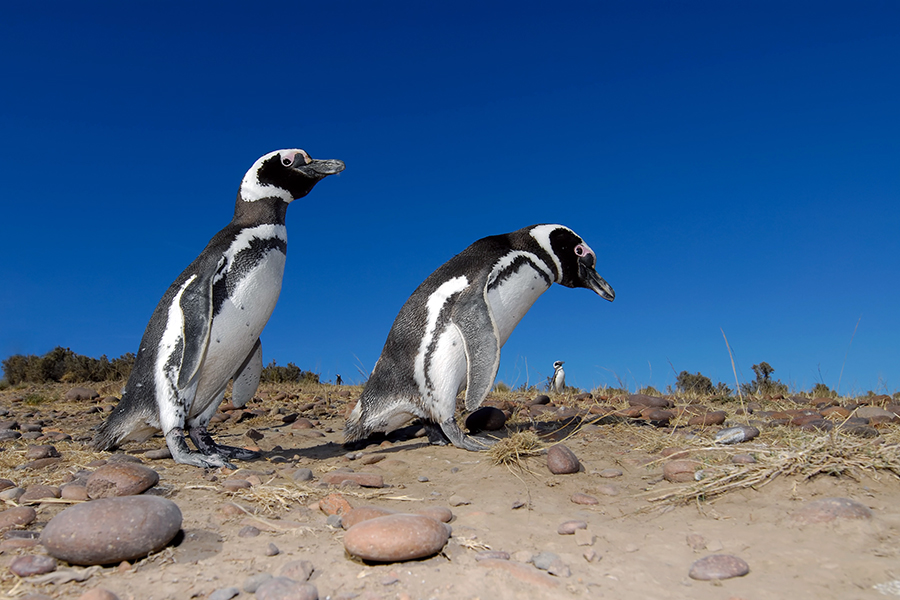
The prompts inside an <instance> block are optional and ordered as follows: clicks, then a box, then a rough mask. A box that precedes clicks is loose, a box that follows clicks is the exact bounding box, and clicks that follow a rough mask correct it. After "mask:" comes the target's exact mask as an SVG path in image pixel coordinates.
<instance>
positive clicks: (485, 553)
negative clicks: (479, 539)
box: [475, 550, 509, 560]
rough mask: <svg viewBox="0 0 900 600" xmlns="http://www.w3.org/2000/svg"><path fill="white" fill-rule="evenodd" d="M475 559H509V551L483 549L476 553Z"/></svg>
mask: <svg viewBox="0 0 900 600" xmlns="http://www.w3.org/2000/svg"><path fill="white" fill-rule="evenodd" d="M475 560H509V552H503V551H502V550H482V551H481V552H478V553H477V554H476V555H475Z"/></svg>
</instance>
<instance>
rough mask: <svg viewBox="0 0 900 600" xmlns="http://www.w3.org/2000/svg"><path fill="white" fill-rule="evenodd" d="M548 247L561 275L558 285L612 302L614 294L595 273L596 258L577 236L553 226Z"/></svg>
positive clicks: (560, 227)
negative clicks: (557, 262) (588, 292)
mask: <svg viewBox="0 0 900 600" xmlns="http://www.w3.org/2000/svg"><path fill="white" fill-rule="evenodd" d="M549 240H550V247H551V248H552V249H553V253H554V254H555V255H556V258H557V260H558V261H559V267H560V268H561V269H562V274H561V276H560V278H559V280H558V281H559V283H560V284H561V285H564V286H566V287H570V288H575V287H581V288H587V289H589V290H593V291H594V292H596V293H597V295H599V296H600V297H601V298H604V299H606V300H609V301H610V302H612V301H613V300H615V299H616V293H615V292H614V291H613V289H612V286H610V285H609V284H608V283H606V281H605V280H604V279H603V278H602V277H600V274H599V273H597V270H596V266H597V257H596V255H595V254H594V251H593V250H591V247H590V246H588V245H587V244H586V243H585V242H584V240H582V239H581V238H580V237H579V236H578V234H576V233H575V232H574V231H572V230H571V229H569V228H568V227H564V226H562V225H556V226H554V229H553V230H552V231H551V232H550V235H549Z"/></svg>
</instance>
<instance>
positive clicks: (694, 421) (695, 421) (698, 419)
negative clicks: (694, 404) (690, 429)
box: [688, 410, 728, 427]
mask: <svg viewBox="0 0 900 600" xmlns="http://www.w3.org/2000/svg"><path fill="white" fill-rule="evenodd" d="M727 416H728V415H727V414H726V413H725V411H724V410H714V411H712V412H708V413H705V414H702V415H695V416H693V417H691V418H690V419H689V420H688V425H699V426H701V427H706V426H709V425H721V424H722V423H724V422H725V418H726V417H727Z"/></svg>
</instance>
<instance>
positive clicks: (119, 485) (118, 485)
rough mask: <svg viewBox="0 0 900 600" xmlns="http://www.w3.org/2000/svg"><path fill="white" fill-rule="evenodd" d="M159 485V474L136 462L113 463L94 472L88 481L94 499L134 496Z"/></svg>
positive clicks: (89, 492)
mask: <svg viewBox="0 0 900 600" xmlns="http://www.w3.org/2000/svg"><path fill="white" fill-rule="evenodd" d="M157 483H159V473H157V472H156V471H154V470H153V469H151V468H150V467H145V466H144V465H142V464H139V463H134V462H118V461H117V462H111V463H109V464H106V465H103V466H102V467H100V468H99V469H97V470H96V471H94V472H93V473H92V474H91V476H90V477H88V479H87V484H86V485H87V492H88V496H90V497H91V498H92V499H97V498H111V497H113V496H134V495H137V494H140V493H142V492H145V491H147V490H149V489H150V488H152V487H153V486H154V485H156V484H157Z"/></svg>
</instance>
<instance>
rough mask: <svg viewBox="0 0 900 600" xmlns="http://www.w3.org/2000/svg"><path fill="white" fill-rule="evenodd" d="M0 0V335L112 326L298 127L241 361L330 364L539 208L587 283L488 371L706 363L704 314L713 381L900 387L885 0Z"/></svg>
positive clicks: (898, 266)
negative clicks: (281, 222)
mask: <svg viewBox="0 0 900 600" xmlns="http://www.w3.org/2000/svg"><path fill="white" fill-rule="evenodd" d="M3 13H4V15H3V19H2V20H0V65H2V71H0V72H2V73H3V75H2V77H3V90H4V91H3V94H2V96H0V109H2V110H0V179H2V181H3V186H2V188H0V201H2V207H3V223H4V228H3V229H4V233H3V235H2V236H0V251H2V255H3V256H4V257H5V264H4V268H3V277H2V282H3V286H2V291H0V358H5V357H7V356H9V355H11V354H17V353H24V354H43V353H45V352H47V351H49V350H50V349H52V348H53V347H55V346H57V345H61V346H64V347H70V348H71V349H72V350H74V351H75V352H78V353H80V354H86V355H89V356H95V357H96V356H100V355H101V354H106V355H108V356H110V357H112V356H119V355H121V354H123V353H125V352H135V351H136V350H137V347H138V343H139V341H140V338H141V335H142V333H143V330H144V327H145V326H146V323H147V320H148V319H149V317H150V314H151V312H152V311H153V308H154V306H155V305H156V303H157V301H158V300H159V298H160V297H161V296H162V294H163V292H164V291H165V290H166V288H167V287H168V285H169V284H170V283H171V282H172V280H173V279H174V278H175V277H176V276H177V275H178V273H180V272H181V270H182V269H183V268H184V267H185V266H187V264H188V263H189V262H190V261H191V260H192V259H193V258H194V257H195V256H196V255H197V254H198V253H199V251H200V250H201V249H202V248H203V247H204V246H205V245H206V242H207V241H208V240H209V238H210V237H212V235H213V234H214V233H215V232H216V231H218V230H219V229H221V228H222V227H223V226H224V225H225V224H226V223H227V222H228V221H229V219H230V218H231V215H232V212H233V207H234V198H235V194H236V192H237V188H238V185H239V183H240V180H241V178H242V176H243V174H244V172H245V171H246V170H247V169H248V168H249V167H250V165H251V164H252V163H253V162H254V160H255V159H256V158H258V157H259V156H261V155H262V154H264V153H266V152H268V151H270V150H275V149H278V148H292V147H300V148H304V149H305V150H307V151H308V152H309V153H310V154H311V155H312V156H314V157H316V158H339V159H342V160H344V161H345V162H346V165H347V168H346V171H344V173H342V174H341V175H339V176H337V177H330V178H328V179H326V180H325V181H323V182H322V183H320V184H319V185H318V187H317V188H316V189H315V190H314V191H313V192H312V193H311V194H310V195H309V196H307V197H306V198H304V199H302V200H299V201H297V202H295V203H293V204H292V205H291V207H290V209H289V211H288V235H289V250H288V264H287V270H286V274H285V282H284V287H283V289H282V293H281V299H280V301H279V304H278V306H277V307H276V309H275V314H274V315H273V317H272V319H271V320H270V321H269V325H268V327H267V328H266V330H265V331H264V332H263V336H262V340H263V354H264V360H265V362H267V363H268V362H269V361H270V360H273V359H274V360H276V361H277V362H278V363H279V364H286V363H287V362H289V361H290V362H294V363H295V364H297V365H298V366H300V367H302V368H304V369H310V370H314V371H316V372H318V373H320V375H321V377H322V378H323V380H330V379H332V378H333V377H334V376H335V374H337V373H340V374H341V375H342V376H343V378H344V380H345V381H359V380H360V379H361V375H360V373H359V370H360V369H363V370H365V371H368V370H370V369H371V368H372V366H373V365H374V363H375V361H376V359H377V358H378V355H379V353H380V351H381V347H382V345H383V343H384V340H385V337H386V335H387V331H388V329H389V328H390V325H391V323H392V321H393V319H394V317H395V316H396V314H397V312H398V311H399V309H400V306H401V305H402V304H403V302H404V301H405V299H406V298H407V297H408V296H409V294H410V293H411V292H412V291H413V290H414V289H415V287H416V286H417V285H418V284H419V283H420V282H421V281H422V280H423V279H424V278H425V277H426V276H427V275H428V274H429V273H431V272H432V271H433V270H434V269H436V268H437V267H438V266H439V265H440V264H442V263H443V262H444V261H445V260H447V259H449V258H450V257H451V256H453V255H454V254H456V253H457V252H459V251H461V250H462V249H463V248H465V247H466V246H467V245H468V244H470V243H471V242H472V241H474V240H476V239H478V238H481V237H484V236H486V235H492V234H496V233H503V232H508V231H512V230H515V229H519V228H521V227H524V226H527V225H531V224H534V223H542V222H551V223H552V222H556V223H562V224H565V225H567V226H569V227H571V228H572V229H574V230H575V231H576V232H578V233H579V234H580V235H581V236H582V237H583V238H584V239H585V240H586V241H587V242H588V244H590V245H591V246H592V248H593V249H594V250H595V252H596V253H597V255H598V259H599V261H598V271H599V272H600V274H601V275H603V276H604V277H605V278H606V279H607V281H609V283H610V284H611V285H612V286H613V287H614V288H615V290H616V293H617V298H616V301H615V302H614V303H612V304H609V303H607V302H606V301H604V300H602V299H600V298H599V297H598V296H595V295H594V294H592V293H591V292H589V291H587V290H570V289H566V288H562V287H560V286H554V287H553V288H552V289H551V290H550V291H548V292H547V293H546V294H545V295H544V296H543V297H541V298H540V299H539V300H538V301H537V303H536V304H535V306H534V307H533V308H532V309H531V311H530V312H529V314H528V315H526V317H525V318H524V319H523V321H522V322H521V323H520V324H519V327H518V328H517V330H516V331H515V332H514V333H513V335H512V337H511V338H510V340H509V341H508V342H507V344H506V346H505V347H504V349H503V354H502V363H501V366H500V373H499V376H498V379H499V380H503V381H505V382H506V383H509V384H512V385H522V384H524V383H526V382H528V383H543V381H544V380H545V378H546V377H547V376H548V375H549V374H550V373H551V372H552V363H553V361H554V360H565V361H566V371H567V374H568V380H569V383H570V384H574V385H577V386H580V387H583V388H593V387H596V386H601V385H613V386H615V385H619V381H621V382H623V383H624V384H625V385H627V386H628V387H630V388H631V389H635V388H636V387H638V386H643V385H654V386H656V387H658V388H663V387H665V386H666V385H668V384H674V381H675V374H676V372H680V371H682V370H688V371H691V372H697V371H700V372H702V373H703V374H705V375H707V376H709V377H710V378H712V379H713V381H714V382H715V381H724V382H726V383H729V384H731V385H732V387H733V386H734V376H733V374H732V369H731V361H730V359H729V355H728V351H727V349H726V346H725V341H724V339H723V335H722V331H724V332H725V334H726V335H727V336H728V341H729V342H730V344H731V347H732V349H733V351H734V353H735V359H736V364H737V367H738V370H739V372H738V375H739V377H740V378H741V381H747V380H750V379H752V378H753V373H752V370H751V365H753V364H756V363H758V362H760V361H767V362H768V363H770V364H771V365H772V366H773V367H774V368H775V373H774V376H775V377H777V378H779V379H781V380H782V381H784V382H786V383H788V384H790V385H791V386H792V387H793V388H794V389H797V390H806V389H809V388H810V387H811V386H812V385H814V384H815V383H816V382H819V381H822V382H824V383H826V384H827V385H829V386H830V387H832V388H834V387H836V386H837V385H838V382H839V380H840V391H841V392H844V393H863V392H865V391H867V390H876V391H888V392H894V391H897V390H900V311H898V298H900V277H898V274H900V208H898V206H900V143H898V140H900V110H898V106H900V32H898V29H897V23H898V22H900V5H898V4H896V3H893V2H843V3H833V2H672V1H664V2H642V1H637V2H574V3H571V2H559V3H551V4H548V3H545V2H541V3H533V2H516V3H492V2H455V3H431V2H389V3H368V2H342V3H295V2H287V3H285V2H279V3H270V2H258V3H252V4H250V3H230V2H216V3H205V2H196V3H193V2H143V1H136V2H127V3H122V2H90V1H88V2H83V3H71V2H55V1H51V2H41V3H12V4H10V5H8V6H5V7H4V10H3ZM857 323H858V328H857ZM854 331H855V335H854ZM851 338H852V345H851ZM526 365H527V367H526Z"/></svg>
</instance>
